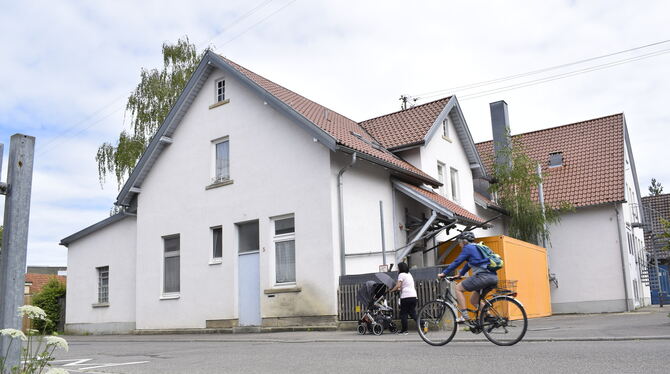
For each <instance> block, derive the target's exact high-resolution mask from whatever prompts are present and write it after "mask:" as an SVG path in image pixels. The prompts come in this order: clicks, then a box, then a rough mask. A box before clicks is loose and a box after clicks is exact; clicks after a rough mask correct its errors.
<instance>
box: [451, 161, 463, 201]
mask: <svg viewBox="0 0 670 374" xmlns="http://www.w3.org/2000/svg"><path fill="white" fill-rule="evenodd" d="M451 198H452V199H453V200H454V201H455V202H460V201H461V195H460V190H459V189H458V170H456V169H454V168H451Z"/></svg>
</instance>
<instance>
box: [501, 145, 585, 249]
mask: <svg viewBox="0 0 670 374" xmlns="http://www.w3.org/2000/svg"><path fill="white" fill-rule="evenodd" d="M499 155H500V156H503V157H507V159H509V160H511V161H512V162H511V166H510V165H509V164H496V163H495V162H494V164H493V165H494V167H493V169H494V172H493V175H494V179H495V183H492V184H491V187H490V189H489V190H490V191H491V192H492V193H494V194H495V195H496V196H497V202H498V204H500V206H501V207H502V208H504V209H505V210H507V212H508V213H509V215H510V227H509V235H510V236H511V237H513V238H517V239H519V240H523V241H526V242H530V243H540V242H542V241H543V240H545V241H549V230H548V229H547V225H548V224H552V223H557V222H559V221H560V214H561V213H563V212H567V211H570V210H573V208H572V206H571V205H570V204H568V203H565V202H563V203H561V204H559V206H558V207H552V206H551V205H548V204H545V209H544V211H543V209H542V205H541V204H540V203H539V201H537V200H536V199H533V194H534V192H537V190H538V185H539V184H540V182H542V177H540V176H539V175H538V174H537V173H536V168H537V164H538V163H537V161H535V160H533V159H531V158H530V157H529V156H528V155H527V154H526V153H525V152H524V150H523V146H522V145H521V144H520V143H519V142H517V141H515V142H514V143H513V145H512V147H511V148H510V149H505V150H501V151H500V153H499Z"/></svg>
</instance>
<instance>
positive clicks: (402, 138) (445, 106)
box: [360, 96, 486, 178]
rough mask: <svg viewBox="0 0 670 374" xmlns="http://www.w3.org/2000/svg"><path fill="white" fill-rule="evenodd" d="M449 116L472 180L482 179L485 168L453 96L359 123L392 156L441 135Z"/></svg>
mask: <svg viewBox="0 0 670 374" xmlns="http://www.w3.org/2000/svg"><path fill="white" fill-rule="evenodd" d="M452 112H453V113H452ZM450 113H451V117H450V118H451V119H452V121H453V124H454V127H455V129H456V136H457V137H458V139H459V140H460V142H461V144H462V146H463V150H464V151H465V154H466V156H467V158H468V162H469V163H470V169H472V172H473V175H474V177H475V178H478V177H483V176H485V175H486V171H485V169H484V164H483V163H482V160H481V158H480V157H479V154H478V153H477V149H476V147H475V143H474V141H473V140H472V135H471V134H470V130H469V129H468V126H467V124H466V122H465V117H464V116H463V112H461V107H460V105H459V104H458V99H456V96H448V97H445V98H442V99H439V100H435V101H431V102H429V103H426V104H421V105H417V106H415V107H412V108H409V109H405V110H401V111H398V112H394V113H390V114H386V115H383V116H381V117H376V118H372V119H369V120H366V121H363V122H361V123H360V125H361V126H362V127H363V128H365V129H366V130H367V131H368V132H369V133H370V134H372V136H374V137H375V138H376V139H378V140H379V141H380V142H381V143H382V145H383V146H384V147H386V148H388V149H389V150H391V151H394V152H395V151H401V150H404V149H409V148H414V147H419V146H422V145H424V144H426V143H427V142H428V141H429V140H430V139H431V138H432V137H433V136H434V135H435V134H436V133H438V132H440V131H441V127H442V121H443V120H444V119H446V118H447V116H448V115H450Z"/></svg>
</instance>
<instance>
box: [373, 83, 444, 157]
mask: <svg viewBox="0 0 670 374" xmlns="http://www.w3.org/2000/svg"><path fill="white" fill-rule="evenodd" d="M449 99H451V96H449V97H445V98H442V99H439V100H435V101H432V102H430V103H426V104H421V105H417V106H415V107H412V108H409V109H405V110H401V111H398V112H394V113H389V114H385V115H383V116H380V117H377V118H372V119H369V120H366V121H363V122H361V123H360V125H361V126H362V127H363V128H365V129H366V130H367V131H368V132H369V133H370V134H372V135H373V136H374V137H375V138H376V139H377V140H379V142H380V143H381V144H382V145H383V146H384V147H386V148H389V149H393V148H399V147H403V146H407V145H411V144H418V143H420V142H423V139H424V137H425V136H426V134H427V133H428V131H429V130H430V128H431V127H432V126H433V124H434V123H435V121H436V120H437V117H438V116H439V115H440V113H442V110H444V107H445V106H447V103H448V102H449Z"/></svg>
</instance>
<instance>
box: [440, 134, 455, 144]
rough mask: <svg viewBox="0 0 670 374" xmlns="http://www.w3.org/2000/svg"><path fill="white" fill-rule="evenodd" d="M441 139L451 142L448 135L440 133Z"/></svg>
mask: <svg viewBox="0 0 670 374" xmlns="http://www.w3.org/2000/svg"><path fill="white" fill-rule="evenodd" d="M442 139H444V140H446V141H448V142H449V143H453V140H451V138H450V137H448V136H444V135H442Z"/></svg>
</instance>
